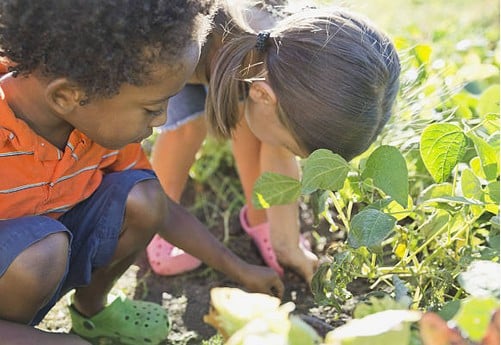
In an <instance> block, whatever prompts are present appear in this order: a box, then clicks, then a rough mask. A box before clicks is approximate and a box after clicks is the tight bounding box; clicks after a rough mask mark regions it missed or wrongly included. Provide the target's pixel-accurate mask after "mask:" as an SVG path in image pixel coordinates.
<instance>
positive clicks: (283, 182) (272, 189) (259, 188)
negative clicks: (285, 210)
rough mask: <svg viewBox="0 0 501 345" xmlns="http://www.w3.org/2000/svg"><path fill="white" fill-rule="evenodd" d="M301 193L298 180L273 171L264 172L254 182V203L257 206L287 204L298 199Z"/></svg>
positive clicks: (266, 206) (265, 206)
mask: <svg viewBox="0 0 501 345" xmlns="http://www.w3.org/2000/svg"><path fill="white" fill-rule="evenodd" d="M300 193H301V184H300V183H299V181H298V180H296V179H294V178H292V177H289V176H285V175H281V174H276V173H271V172H265V173H263V174H262V175H261V176H260V177H259V178H258V179H257V181H256V183H255V184H254V190H253V193H252V203H253V205H254V207H256V208H268V207H270V206H272V205H285V204H290V203H292V202H295V201H297V199H298V198H299V195H300Z"/></svg>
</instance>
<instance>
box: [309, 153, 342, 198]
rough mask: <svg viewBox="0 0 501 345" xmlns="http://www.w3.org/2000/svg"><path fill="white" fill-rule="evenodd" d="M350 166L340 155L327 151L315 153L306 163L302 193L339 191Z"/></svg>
mask: <svg viewBox="0 0 501 345" xmlns="http://www.w3.org/2000/svg"><path fill="white" fill-rule="evenodd" d="M349 170H350V166H349V165H348V162H346V160H344V159H343V157H341V156H340V155H338V154H335V153H332V151H329V150H326V149H319V150H316V151H314V152H313V153H312V154H311V155H310V156H309V157H308V158H307V159H306V160H305V162H304V165H303V178H302V180H301V186H302V192H303V193H304V194H309V193H312V192H313V191H315V190H317V189H324V190H332V191H335V190H338V189H340V188H342V187H343V184H344V180H345V179H346V177H347V176H348V172H349Z"/></svg>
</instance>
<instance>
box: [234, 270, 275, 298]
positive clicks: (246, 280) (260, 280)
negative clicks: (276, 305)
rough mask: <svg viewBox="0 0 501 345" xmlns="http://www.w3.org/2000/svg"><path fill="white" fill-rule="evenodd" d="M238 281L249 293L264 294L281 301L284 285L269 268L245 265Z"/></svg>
mask: <svg viewBox="0 0 501 345" xmlns="http://www.w3.org/2000/svg"><path fill="white" fill-rule="evenodd" d="M238 281H239V282H240V283H241V284H242V285H243V286H245V288H246V289H247V290H249V292H259V293H265V294H268V295H271V296H275V297H278V298H280V299H282V296H283V293H284V284H283V283H282V280H280V277H279V276H278V274H277V273H276V272H275V271H274V270H272V269H271V268H269V267H266V266H257V265H250V264H247V265H246V266H245V267H244V269H243V270H242V271H240V275H239V279H238Z"/></svg>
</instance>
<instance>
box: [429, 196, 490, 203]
mask: <svg viewBox="0 0 501 345" xmlns="http://www.w3.org/2000/svg"><path fill="white" fill-rule="evenodd" d="M434 202H438V203H446V204H451V205H454V204H456V205H457V204H460V205H484V203H483V202H481V201H478V200H474V199H468V198H464V197H462V196H443V197H440V198H432V199H428V200H426V201H425V202H424V203H434Z"/></svg>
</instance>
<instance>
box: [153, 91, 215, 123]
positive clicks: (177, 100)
mask: <svg viewBox="0 0 501 345" xmlns="http://www.w3.org/2000/svg"><path fill="white" fill-rule="evenodd" d="M206 97H207V88H206V87H205V86H204V85H202V84H186V86H185V87H184V88H183V89H182V90H181V92H179V93H178V94H177V95H175V96H174V97H172V98H171V99H169V105H168V106H167V122H166V123H165V124H164V125H163V126H161V127H160V130H161V131H172V130H174V129H176V128H178V127H179V126H182V125H184V124H185V123H187V122H189V121H191V120H194V119H196V118H198V117H200V116H202V115H203V114H204V110H205V98H206Z"/></svg>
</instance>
